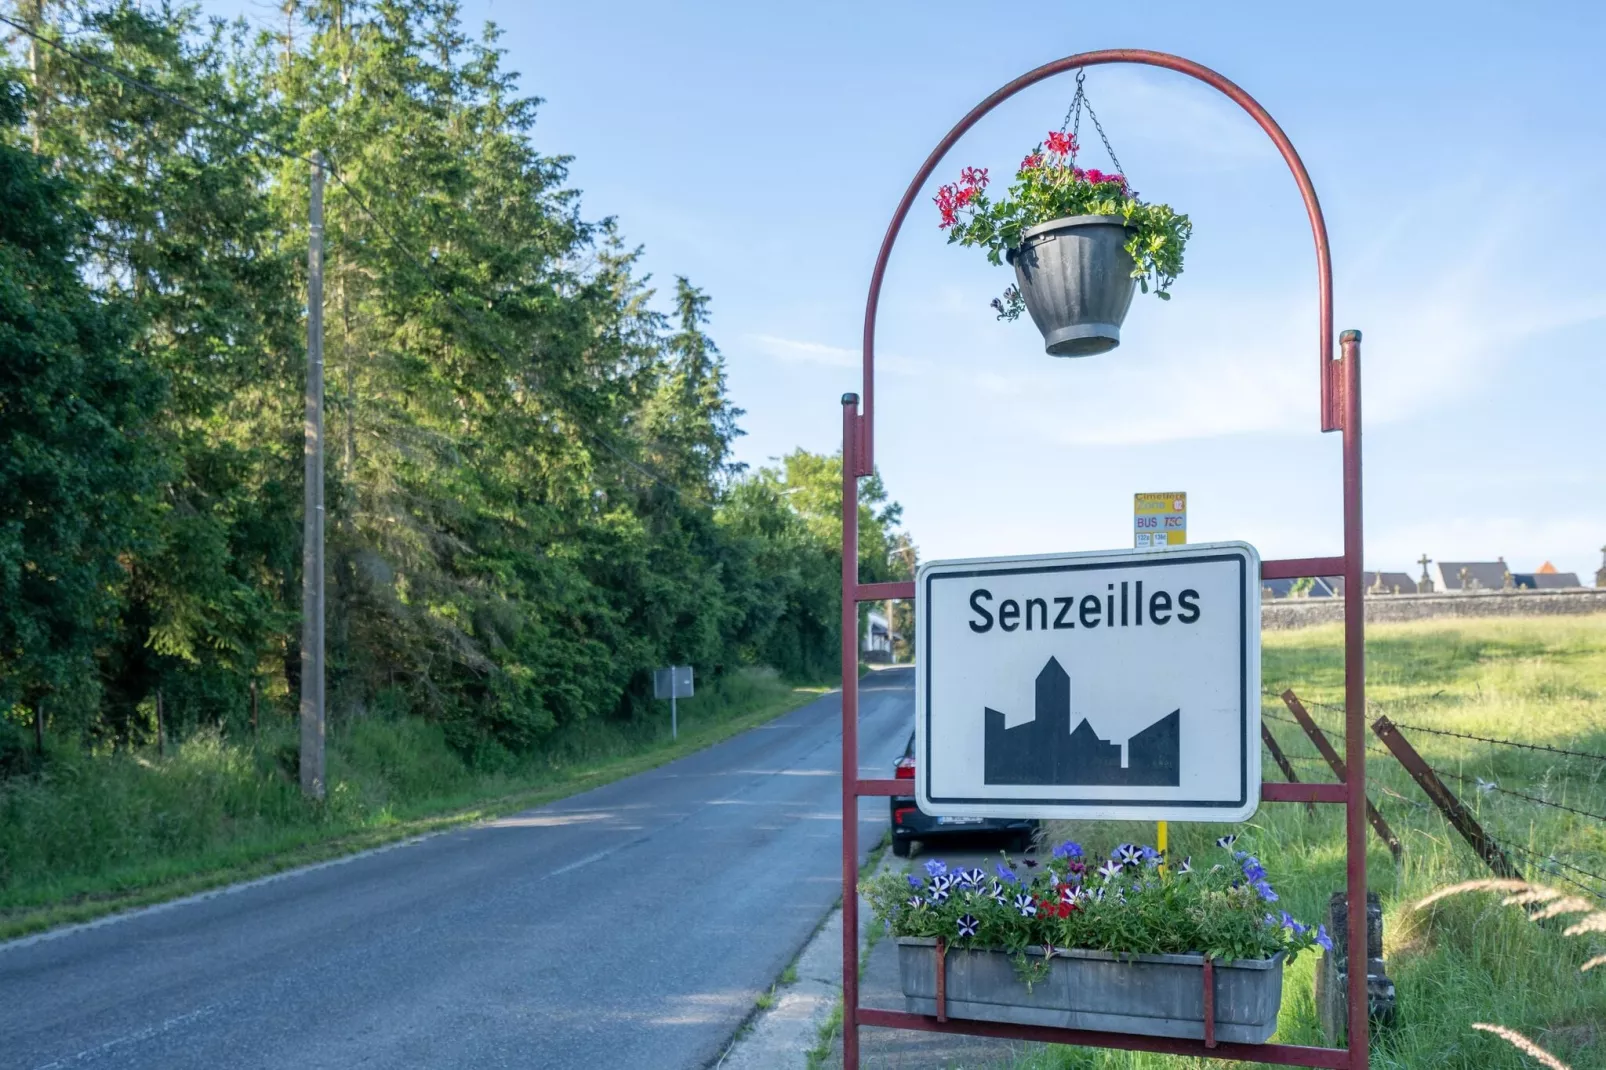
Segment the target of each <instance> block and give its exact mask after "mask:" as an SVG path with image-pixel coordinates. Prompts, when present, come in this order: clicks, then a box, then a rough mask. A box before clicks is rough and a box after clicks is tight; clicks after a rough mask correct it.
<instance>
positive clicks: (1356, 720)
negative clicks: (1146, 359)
mask: <svg viewBox="0 0 1606 1070" xmlns="http://www.w3.org/2000/svg"><path fill="white" fill-rule="evenodd" d="M1106 63H1137V64H1143V65H1146V66H1150V67H1163V68H1165V69H1167V70H1173V71H1177V72H1179V73H1181V74H1186V75H1188V76H1189V77H1192V78H1196V79H1198V80H1199V81H1201V82H1204V83H1205V84H1206V85H1209V86H1213V87H1214V88H1216V89H1218V90H1220V91H1221V92H1222V93H1224V94H1226V95H1227V96H1228V97H1229V98H1231V99H1232V100H1233V101H1235V102H1236V103H1237V104H1238V106H1239V107H1241V108H1243V109H1244V110H1245V111H1246V112H1248V113H1249V114H1250V115H1251V116H1252V117H1253V118H1254V120H1255V121H1256V122H1257V123H1259V124H1260V127H1261V129H1262V130H1264V131H1265V132H1266V134H1267V136H1269V137H1270V138H1271V139H1272V142H1273V143H1274V144H1276V146H1277V149H1278V151H1279V152H1281V153H1282V155H1283V160H1284V162H1286V163H1287V164H1288V169H1289V170H1290V171H1291V172H1293V175H1294V181H1295V183H1296V184H1298V186H1299V192H1300V196H1301V197H1302V198H1303V199H1304V201H1305V211H1306V212H1307V214H1308V215H1309V216H1310V227H1311V234H1312V236H1313V237H1314V239H1315V242H1316V273H1317V287H1318V299H1319V303H1320V305H1319V319H1320V323H1319V326H1318V330H1319V337H1318V339H1317V357H1318V365H1317V370H1318V372H1319V377H1318V384H1319V386H1320V390H1321V425H1322V430H1323V431H1337V430H1343V432H1344V436H1343V438H1344V441H1343V468H1344V556H1343V557H1342V558H1306V559H1299V560H1289V561H1276V562H1265V563H1264V568H1263V572H1264V574H1266V575H1268V576H1270V575H1273V574H1275V575H1276V576H1279V577H1285V578H1286V577H1294V576H1307V575H1308V576H1314V575H1319V574H1330V570H1331V568H1332V566H1334V565H1338V564H1340V563H1342V569H1343V573H1344V609H1345V618H1344V694H1345V707H1346V711H1345V714H1346V715H1345V725H1346V743H1347V747H1346V749H1347V752H1348V753H1347V758H1348V761H1347V762H1346V768H1347V770H1348V775H1347V777H1346V783H1345V784H1344V785H1343V786H1342V788H1343V790H1342V792H1340V793H1338V794H1333V795H1326V796H1324V797H1323V798H1322V799H1321V800H1319V801H1323V802H1335V803H1336V802H1340V801H1342V802H1343V803H1344V805H1345V809H1346V822H1345V839H1346V843H1347V850H1346V856H1347V864H1346V866H1345V869H1346V873H1345V878H1346V879H1345V887H1346V890H1347V898H1348V900H1349V917H1348V923H1349V924H1348V926H1347V930H1348V931H1347V936H1348V940H1347V943H1348V947H1349V949H1350V954H1349V962H1350V967H1349V977H1348V978H1347V980H1348V985H1347V994H1348V1003H1349V1008H1348V1012H1349V1013H1348V1027H1349V1028H1348V1034H1349V1037H1348V1040H1349V1046H1348V1048H1347V1049H1344V1048H1338V1049H1334V1048H1309V1047H1298V1046H1293V1045H1282V1044H1265V1045H1242V1046H1240V1045H1220V1046H1216V1047H1211V1046H1210V1045H1209V1044H1208V1042H1207V1043H1206V1044H1205V1045H1203V1046H1200V1045H1199V1044H1198V1042H1196V1041H1183V1040H1176V1039H1171V1038H1153V1037H1133V1036H1118V1035H1115V1034H1108V1033H1087V1032H1082V1031H1079V1030H1067V1029H1047V1028H1034V1027H1023V1026H1000V1025H994V1024H990V1023H980V1022H963V1023H959V1022H953V1021H947V1022H944V1021H942V1020H940V1019H939V1020H935V1021H934V1020H930V1019H925V1018H922V1017H920V1016H918V1015H913V1014H907V1013H904V1012H899V1011H886V1010H873V1009H869V1008H861V1007H860V1006H859V991H858V989H859V985H858V981H859V977H858V930H859V925H858V899H857V896H855V894H854V888H855V884H856V878H857V869H858V800H859V797H860V796H861V795H873V796H885V795H895V794H897V793H898V792H899V791H900V790H902V789H901V788H900V785H899V784H898V782H896V781H891V780H889V781H865V780H859V779H858V713H859V709H858V707H859V703H858V687H857V672H856V670H857V662H858V603H859V602H861V601H867V600H872V599H879V598H912V597H914V594H915V591H914V584H913V583H912V582H911V583H887V584H860V583H859V582H858V567H857V565H858V561H857V553H856V552H855V551H856V549H857V544H858V537H857V534H856V532H857V524H856V521H857V518H858V501H857V498H858V479H857V478H856V477H857V476H867V475H870V474H871V473H872V472H873V471H874V466H875V457H874V448H875V431H874V428H875V323H876V311H877V307H878V306H879V304H880V300H881V283H882V279H883V277H884V275H885V274H886V269H887V260H888V258H889V257H890V256H891V253H892V246H893V243H894V242H896V241H897V239H898V233H899V231H901V230H902V228H903V223H904V220H905V218H906V217H907V216H908V214H909V209H910V208H911V207H912V206H913V204H914V200H915V197H917V196H918V195H919V193H920V190H921V188H922V187H923V186H924V185H925V184H926V181H927V180H928V179H930V177H931V174H932V172H933V171H935V170H936V168H937V165H938V164H939V163H941V162H942V159H943V157H944V156H946V155H947V153H948V150H949V149H951V148H952V147H953V145H954V143H955V142H956V141H958V140H959V138H961V137H962V136H964V134H965V132H966V131H968V130H969V129H970V128H971V127H972V126H975V125H976V123H977V122H979V121H980V120H981V118H982V116H984V115H986V114H987V113H988V112H990V111H992V110H993V109H994V108H996V107H997V106H998V105H999V104H1001V103H1002V102H1004V101H1005V100H1008V99H1009V98H1010V97H1012V96H1014V95H1015V94H1016V93H1019V92H1020V91H1021V90H1022V89H1025V88H1026V87H1027V86H1030V85H1035V84H1036V83H1038V82H1040V81H1042V80H1043V79H1045V78H1048V77H1051V76H1052V75H1055V74H1060V73H1063V72H1065V71H1070V70H1076V69H1078V68H1082V67H1094V66H1099V65H1102V64H1106ZM1360 341H1361V336H1360V332H1359V331H1346V332H1345V334H1344V338H1343V359H1341V360H1334V355H1333V349H1334V347H1333V270H1332V261H1331V256H1330V253H1329V250H1328V243H1327V224H1326V222H1325V221H1324V220H1323V219H1322V209H1321V204H1320V203H1319V202H1318V201H1317V199H1316V190H1315V187H1313V186H1312V185H1311V181H1310V175H1309V174H1308V173H1307V172H1306V171H1305V165H1304V163H1303V162H1302V161H1301V160H1300V158H1299V153H1298V152H1296V151H1294V146H1293V144H1292V143H1291V142H1290V141H1289V140H1288V136H1287V135H1286V134H1284V133H1283V131H1282V127H1280V126H1278V125H1277V123H1276V120H1274V119H1272V117H1271V115H1270V114H1268V113H1267V111H1266V109H1264V108H1262V107H1261V106H1260V104H1259V103H1258V102H1256V100H1255V99H1254V98H1253V97H1251V96H1250V95H1249V94H1248V93H1246V92H1244V91H1243V90H1242V89H1240V88H1238V86H1236V85H1234V84H1233V83H1232V82H1230V81H1228V80H1227V79H1226V78H1223V77H1222V76H1221V75H1219V74H1217V73H1216V72H1215V71H1213V70H1210V69H1209V68H1208V67H1203V66H1200V65H1199V64H1197V63H1194V62H1192V61H1191V60H1186V59H1183V58H1181V57H1180V56H1173V55H1169V54H1167V53H1164V52H1149V51H1144V50H1141V49H1109V50H1105V51H1099V52H1083V53H1081V54H1079V55H1075V56H1068V57H1066V58H1065V59H1061V60H1055V61H1054V62H1053V63H1046V64H1044V65H1043V66H1041V67H1038V68H1037V69H1036V70H1033V71H1030V72H1028V73H1026V74H1024V75H1022V76H1021V77H1019V78H1017V79H1015V80H1014V81H1012V82H1010V83H1009V84H1008V85H1005V86H1004V87H1003V88H1001V89H999V90H998V91H997V92H995V93H993V94H992V95H991V96H989V97H988V98H987V99H986V100H983V101H982V102H981V103H980V104H978V105H976V107H974V108H972V109H971V110H970V112H969V113H968V114H967V115H966V116H965V117H964V118H963V119H961V120H960V121H959V123H958V124H957V125H955V126H954V128H953V129H952V130H950V131H949V132H948V134H947V136H945V137H944V138H943V139H942V141H941V142H940V143H939V144H938V145H937V147H936V148H935V149H934V150H932V153H931V155H930V156H927V157H926V162H925V163H923V164H922V165H921V167H920V170H919V172H918V173H917V174H916V175H915V177H914V181H912V182H910V183H909V188H908V189H907V190H905V191H904V194H903V199H902V200H900V201H899V202H898V208H897V211H896V212H894V213H893V216H892V222H891V224H890V225H889V226H888V227H887V233H886V236H885V237H884V238H882V240H881V250H880V252H879V253H878V254H877V256H876V262H875V270H874V272H873V273H872V275H871V277H870V295H869V300H868V301H867V302H866V305H865V310H864V409H863V412H862V414H861V413H860V412H859V405H858V403H859V398H858V397H857V396H855V395H853V394H845V395H843V398H842V466H843V479H842V532H843V552H842V559H843V560H842V887H843V900H842V927H843V931H842V987H843V1004H844V1006H843V1063H844V1065H845V1066H846V1067H847V1068H848V1070H857V1067H858V1065H859V1050H858V1049H859V1045H858V1027H859V1025H860V1024H861V1023H862V1024H865V1025H876V1026H885V1027H892V1028H906V1029H938V1030H942V1031H948V1032H968V1033H975V1034H978V1035H989V1036H1011V1037H1016V1038H1020V1039H1026V1038H1031V1039H1041V1040H1049V1041H1058V1042H1060V1043H1073V1044H1089V1045H1092V1046H1096V1047H1112V1048H1126V1049H1128V1050H1144V1051H1160V1052H1170V1053H1175V1054H1191V1055H1207V1056H1214V1057H1217V1058H1225V1057H1231V1058H1240V1059H1249V1060H1253V1061H1257V1062H1267V1063H1278V1064H1282V1065H1288V1066H1312V1067H1332V1068H1337V1070H1364V1067H1366V1066H1367V1064H1368V1049H1369V1042H1368V1035H1367V1033H1368V1030H1367V1026H1368V1022H1367V1011H1368V1007H1367V984H1366V980H1367V978H1366V973H1367V971H1366V967H1365V965H1364V964H1365V963H1366V962H1367V959H1366V953H1365V948H1366V944H1367V931H1366V930H1367V925H1366V913H1367V912H1366V826H1365V798H1366V796H1365V789H1366V781H1365V772H1366V749H1365V738H1364V736H1365V706H1366V666H1365V627H1366V623H1365V608H1364V602H1363V581H1362V579H1361V567H1362V526H1361V382H1360ZM1263 798H1264V799H1265V800H1266V801H1284V802H1290V801H1301V800H1302V798H1303V797H1297V798H1296V796H1294V795H1288V794H1281V793H1279V794H1274V793H1273V792H1272V791H1270V790H1267V791H1265V792H1264V793H1263ZM1240 1049H1241V1050H1240Z"/></svg>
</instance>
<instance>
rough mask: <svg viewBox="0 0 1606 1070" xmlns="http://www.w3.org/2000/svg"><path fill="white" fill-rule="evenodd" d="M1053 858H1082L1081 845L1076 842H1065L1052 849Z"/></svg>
mask: <svg viewBox="0 0 1606 1070" xmlns="http://www.w3.org/2000/svg"><path fill="white" fill-rule="evenodd" d="M1054 857H1055V858H1081V857H1082V845H1081V844H1079V843H1077V842H1075V841H1074V840H1066V841H1065V842H1064V843H1062V844H1060V845H1059V846H1058V847H1056V848H1054Z"/></svg>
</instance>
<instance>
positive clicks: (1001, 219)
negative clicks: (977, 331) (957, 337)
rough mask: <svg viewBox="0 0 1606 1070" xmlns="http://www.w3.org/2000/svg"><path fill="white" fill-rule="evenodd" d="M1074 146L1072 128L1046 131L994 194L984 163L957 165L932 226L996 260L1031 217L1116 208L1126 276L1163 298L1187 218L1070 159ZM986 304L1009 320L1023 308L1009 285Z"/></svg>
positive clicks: (1178, 266)
mask: <svg viewBox="0 0 1606 1070" xmlns="http://www.w3.org/2000/svg"><path fill="white" fill-rule="evenodd" d="M1077 148H1078V146H1077V144H1076V138H1075V137H1074V136H1073V135H1071V134H1067V133H1065V132H1064V131H1062V130H1054V131H1050V132H1049V135H1048V138H1047V140H1046V142H1039V143H1038V145H1037V146H1036V147H1035V148H1033V149H1032V151H1031V152H1029V153H1027V155H1026V158H1025V159H1023V160H1022V161H1021V163H1020V167H1018V168H1017V169H1016V171H1015V181H1014V184H1013V185H1011V186H1010V187H1009V192H1008V193H1007V194H1005V195H1004V196H1002V197H999V198H997V199H994V198H992V197H989V196H988V195H987V192H986V190H987V185H988V178H987V170H988V169H987V168H985V167H980V168H978V167H967V168H965V169H964V171H963V172H962V173H961V174H960V178H959V181H958V182H955V183H951V184H949V185H946V186H943V187H942V188H941V189H939V190H938V191H937V196H936V198H935V200H936V203H937V209H938V211H939V212H940V213H941V216H942V220H941V222H940V224H939V226H941V227H942V229H944V230H947V231H948V242H949V244H956V243H957V244H959V245H972V246H977V247H979V248H982V249H985V250H986V251H987V260H988V262H989V263H991V264H994V265H1000V264H1002V263H1003V262H1004V260H1005V258H1006V257H1008V256H1009V255H1010V254H1011V253H1013V252H1014V251H1015V250H1018V249H1019V248H1020V247H1021V235H1022V233H1024V232H1025V231H1026V230H1027V229H1028V228H1030V227H1035V226H1037V225H1038V224H1039V223H1047V222H1050V221H1051V220H1055V219H1064V218H1066V217H1068V216H1081V215H1111V216H1120V217H1121V218H1122V219H1123V220H1124V221H1125V222H1126V225H1127V227H1128V228H1129V230H1130V233H1131V237H1129V238H1128V239H1127V243H1126V251H1127V253H1128V254H1129V255H1130V256H1131V257H1132V263H1133V267H1132V277H1133V278H1135V279H1137V280H1138V285H1139V286H1140V287H1141V288H1142V290H1143V292H1144V293H1149V292H1150V290H1151V288H1152V290H1153V292H1154V295H1155V296H1156V297H1158V298H1160V299H1161V300H1165V301H1169V300H1170V299H1171V294H1170V292H1169V291H1170V288H1171V284H1172V283H1173V282H1175V281H1176V278H1177V276H1178V275H1180V274H1182V253H1183V249H1184V248H1185V247H1186V246H1187V244H1188V239H1189V238H1190V237H1191V236H1192V235H1193V223H1192V222H1191V221H1190V220H1189V219H1188V217H1187V216H1185V215H1180V214H1178V213H1177V212H1175V211H1173V210H1172V208H1171V206H1170V205H1167V204H1152V203H1150V202H1148V201H1144V200H1142V199H1141V198H1139V196H1138V194H1137V191H1136V190H1134V189H1132V187H1131V185H1130V184H1129V183H1128V182H1127V179H1126V176H1125V175H1122V174H1114V173H1106V172H1103V171H1100V170H1098V169H1097V168H1086V169H1084V168H1081V167H1078V166H1077V165H1076V152H1077ZM993 307H994V308H995V309H996V310H997V311H998V315H999V318H1000V319H1009V320H1013V319H1016V318H1018V317H1019V316H1020V314H1021V313H1022V312H1023V311H1025V309H1026V305H1025V303H1024V301H1023V300H1022V298H1021V295H1020V290H1019V288H1018V287H1015V286H1011V287H1009V289H1007V290H1006V291H1005V292H1004V296H1003V297H1002V298H998V299H995V300H994V301H993Z"/></svg>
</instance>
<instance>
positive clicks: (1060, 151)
mask: <svg viewBox="0 0 1606 1070" xmlns="http://www.w3.org/2000/svg"><path fill="white" fill-rule="evenodd" d="M1048 151H1049V152H1052V153H1053V154H1054V155H1056V156H1069V155H1070V154H1072V153H1074V152H1075V151H1076V138H1074V137H1072V136H1071V135H1070V134H1067V133H1065V131H1063V130H1050V131H1049V132H1048Z"/></svg>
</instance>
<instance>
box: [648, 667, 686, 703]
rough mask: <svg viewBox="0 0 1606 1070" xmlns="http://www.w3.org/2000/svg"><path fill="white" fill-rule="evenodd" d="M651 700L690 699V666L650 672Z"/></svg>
mask: <svg viewBox="0 0 1606 1070" xmlns="http://www.w3.org/2000/svg"><path fill="white" fill-rule="evenodd" d="M652 697H653V698H691V697H692V679H691V666H690V665H671V666H670V667H669V668H667V669H654V670H653V672H652Z"/></svg>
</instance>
